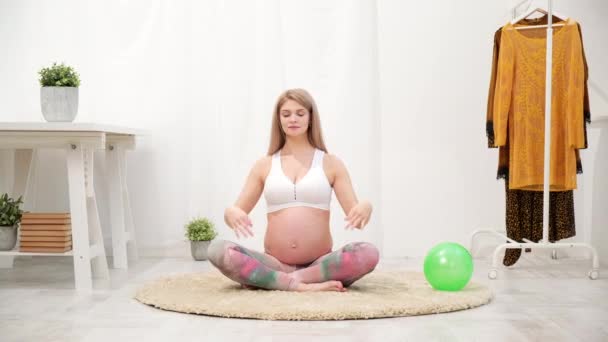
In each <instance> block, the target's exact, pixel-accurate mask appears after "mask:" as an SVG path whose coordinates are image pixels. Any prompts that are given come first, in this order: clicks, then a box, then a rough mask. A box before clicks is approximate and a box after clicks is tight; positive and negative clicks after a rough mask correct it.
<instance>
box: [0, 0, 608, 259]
mask: <svg viewBox="0 0 608 342" xmlns="http://www.w3.org/2000/svg"><path fill="white" fill-rule="evenodd" d="M540 3H542V2H539V4H540ZM303 4H304V3H302V2H296V1H280V2H279V1H277V0H275V1H255V2H252V1H206V2H196V1H184V2H175V1H153V2H150V1H143V0H142V1H129V2H123V1H104V2H95V1H88V2H85V1H67V0H63V1H54V2H52V3H47V2H37V1H16V0H14V1H0V41H1V42H3V43H2V44H3V46H2V49H3V53H2V55H0V61H1V63H0V75H3V77H2V78H1V79H0V120H1V121H41V120H42V116H41V114H40V109H39V95H38V94H39V86H38V84H37V74H36V73H37V71H38V70H39V69H40V68H41V67H42V66H45V65H48V64H49V63H50V62H51V61H54V60H58V61H65V62H66V63H68V64H72V65H74V66H75V67H76V68H77V69H78V71H79V72H80V74H81V77H82V85H81V89H80V106H79V115H78V118H77V121H80V122H100V123H111V124H118V125H126V126H133V127H137V128H142V129H146V130H148V132H149V134H148V135H147V136H144V137H142V138H141V139H140V140H139V142H138V149H137V150H136V151H134V152H133V153H130V154H129V155H128V160H127V163H128V184H129V187H130V194H131V199H132V204H133V214H134V219H135V223H136V229H137V235H138V242H139V247H140V248H141V249H142V252H143V254H148V255H187V254H188V253H189V252H188V250H187V247H186V243H185V241H184V238H183V224H184V223H185V222H186V221H187V220H188V219H189V218H190V217H192V216H194V215H205V216H209V217H211V218H212V219H213V220H214V221H216V222H217V223H218V226H219V229H220V235H221V237H223V238H229V239H233V238H234V237H233V236H232V235H231V233H230V232H229V231H228V229H227V228H226V227H225V225H224V224H223V222H222V215H223V208H224V207H226V206H227V205H230V204H231V203H232V202H233V201H234V199H235V198H236V196H237V195H238V192H239V191H240V188H241V186H242V184H243V181H244V179H245V177H246V175H247V173H248V171H249V168H250V166H251V165H252V163H253V162H254V161H255V160H256V159H257V158H259V157H260V156H261V155H263V154H264V153H265V151H266V148H267V141H268V127H269V125H270V111H271V108H272V104H273V103H274V100H275V98H276V96H277V95H278V94H279V93H280V91H282V90H283V89H285V88H290V87H303V88H306V89H309V90H310V91H311V92H312V93H313V95H314V96H315V98H316V99H317V101H318V104H319V108H320V111H321V115H322V123H323V129H324V133H325V137H326V140H327V144H328V147H329V149H330V151H331V152H332V153H335V154H337V155H338V156H339V157H341V158H342V159H343V160H344V161H345V163H346V164H347V166H348V168H349V171H350V173H351V176H352V178H353V182H354V185H355V188H356V190H357V192H358V195H359V197H361V198H368V199H371V200H372V202H373V203H374V204H375V208H376V209H375V213H374V218H373V220H372V222H371V223H370V225H369V226H368V229H366V230H365V231H363V232H356V233H345V232H344V231H343V230H342V226H341V223H342V222H343V221H342V219H343V214H342V213H341V209H340V208H339V205H338V203H337V201H336V199H335V198H334V199H333V204H332V227H333V233H334V236H335V240H336V241H335V242H336V245H340V244H343V243H345V242H348V241H352V240H368V241H372V242H374V243H376V244H377V245H379V246H380V247H381V248H382V251H383V254H384V255H385V256H420V255H424V253H425V252H426V251H427V250H428V249H429V248H430V247H431V246H432V245H433V244H435V243H437V242H439V241H443V240H452V241H456V242H460V243H463V244H468V237H469V234H470V233H471V232H472V231H473V230H474V229H479V228H486V227H497V228H498V227H502V226H504V223H503V222H504V185H503V182H502V181H496V180H495V173H496V160H497V151H496V150H489V149H487V148H486V138H485V106H486V96H487V90H488V89H487V87H488V82H489V76H490V63H491V53H492V42H493V34H494V31H495V30H496V29H497V28H498V27H499V26H500V25H502V24H504V23H505V22H506V21H507V20H508V19H509V12H508V8H509V6H510V5H511V2H510V1H475V2H452V1H429V2H411V1H396V0H394V1H385V0H383V1H371V0H369V1H331V2H328V1H320V0H318V1H309V2H306V3H305V5H303ZM555 9H556V10H557V11H559V12H560V13H564V14H568V15H569V16H571V17H573V18H575V19H577V20H578V21H579V22H580V23H581V25H582V27H583V34H584V43H585V48H586V53H587V59H588V63H589V66H590V74H591V83H590V96H591V108H592V115H593V116H599V115H608V110H607V109H608V101H607V97H606V95H605V94H606V93H608V82H607V81H608V69H607V68H608V67H606V65H604V64H603V63H602V62H603V60H604V59H603V58H602V56H605V55H606V53H607V52H608V51H606V49H607V47H606V44H605V41H606V32H608V26H607V25H608V24H606V21H605V20H604V18H605V16H606V14H608V13H607V12H608V11H607V10H608V8H607V5H606V4H605V3H604V2H601V1H599V0H587V1H577V2H576V6H575V5H574V4H573V3H572V2H566V1H556V5H555ZM313 23H314V24H313ZM602 94H603V95H602ZM590 134H591V136H590V137H591V139H593V143H592V144H591V146H590V149H588V150H587V151H584V152H583V163H584V165H583V166H584V167H585V165H589V167H586V168H585V172H586V173H585V175H584V176H582V177H579V184H580V185H581V189H580V190H579V191H577V192H576V214H577V228H578V233H579V234H578V235H577V237H576V238H575V240H577V239H578V240H581V241H589V240H591V239H592V238H594V239H600V240H601V241H604V242H608V241H605V240H606V235H601V234H598V231H597V229H596V230H593V229H592V223H593V227H597V226H606V223H608V218H606V217H605V216H601V214H599V213H600V212H603V211H602V210H601V208H602V207H603V208H605V207H606V201H607V199H606V196H605V195H603V194H601V193H599V194H598V193H597V192H595V193H593V194H592V193H591V192H589V191H586V192H584V193H583V191H585V189H586V188H587V187H592V186H591V185H588V184H593V183H592V182H597V181H598V179H601V177H600V176H599V175H600V174H602V173H604V174H605V172H604V170H603V169H601V168H602V167H603V168H605V165H607V164H606V161H605V158H604V159H602V156H604V155H607V153H606V147H607V146H605V145H606V144H605V142H606V139H604V138H605V135H604V136H603V137H604V138H602V136H600V134H599V130H596V131H594V132H592V133H590ZM602 144H603V145H602ZM602 151H603V152H602ZM602 153H603V154H602ZM100 157H102V156H101V155H99V156H98V158H97V161H98V164H97V166H96V171H97V175H99V174H101V173H102V171H103V166H104V165H103V158H100ZM3 160H6V159H3ZM594 162H595V164H594ZM39 163H40V164H44V165H48V166H46V167H45V168H44V169H42V170H41V171H40V172H39V184H40V188H39V190H38V195H37V196H36V209H38V210H49V211H55V210H67V206H68V201H67V189H65V186H66V184H65V166H64V164H63V161H62V153H61V152H58V151H48V150H47V151H42V153H41V154H40V160H39ZM592 165H593V166H592ZM595 165H597V166H595ZM0 166H2V167H0V177H4V178H2V179H0V180H1V181H0V186H1V187H4V188H5V189H6V188H7V187H8V186H9V182H8V181H7V177H8V176H7V175H9V174H10V172H9V171H7V170H9V169H10V165H9V164H8V163H7V162H6V161H5V162H4V164H3V165H0ZM598 168H600V169H598ZM588 171H589V172H588ZM591 171H593V172H591ZM603 184H604V185H605V183H603ZM96 185H97V188H98V196H100V205H101V208H100V209H101V218H102V224H104V226H105V227H104V232H105V233H106V236H107V237H108V239H109V230H108V229H107V206H106V205H105V204H104V203H103V202H104V199H105V198H106V194H105V192H104V191H103V188H104V185H105V180H104V179H103V178H101V177H98V178H97V180H96ZM602 189H606V187H605V186H604V187H603V188H602ZM0 190H1V189H0ZM583 194H584V196H583ZM32 204H33V202H30V203H29V205H32ZM264 210H265V205H264V203H263V200H262V201H260V203H259V205H258V207H257V208H256V209H254V211H253V212H252V214H251V216H252V219H253V221H254V223H255V224H256V226H257V235H256V237H255V238H254V239H252V240H247V241H242V240H241V242H242V243H244V244H245V245H247V246H250V247H254V248H261V246H262V232H263V227H264V225H265V214H264ZM604 211H605V210H604ZM592 218H593V220H592ZM592 221H593V222H592ZM107 241H108V242H109V240H107ZM593 242H594V244H596V241H593ZM603 245H606V244H603ZM109 246H110V244H109V243H107V246H106V247H109Z"/></svg>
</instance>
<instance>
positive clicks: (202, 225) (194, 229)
mask: <svg viewBox="0 0 608 342" xmlns="http://www.w3.org/2000/svg"><path fill="white" fill-rule="evenodd" d="M185 227H186V234H185V235H186V237H187V238H188V239H189V240H190V241H210V240H213V239H214V238H215V237H216V236H217V231H216V230H215V225H214V224H213V222H211V220H209V219H208V218H206V217H203V218H195V219H193V220H192V221H190V222H189V223H188V224H186V226H185Z"/></svg>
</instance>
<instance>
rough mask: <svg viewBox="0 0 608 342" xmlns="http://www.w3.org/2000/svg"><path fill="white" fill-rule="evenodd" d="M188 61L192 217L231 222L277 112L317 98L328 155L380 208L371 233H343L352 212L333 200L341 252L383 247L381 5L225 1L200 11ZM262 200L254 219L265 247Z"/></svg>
mask: <svg viewBox="0 0 608 342" xmlns="http://www.w3.org/2000/svg"><path fill="white" fill-rule="evenodd" d="M191 14H192V16H191V19H192V21H191V22H192V30H191V33H192V37H191V38H192V39H191V44H188V45H189V48H191V51H190V52H189V53H188V55H189V57H190V58H191V59H190V63H191V65H192V67H191V68H190V70H191V73H190V74H189V77H190V81H189V82H187V83H188V84H189V85H190V86H191V88H190V89H188V94H189V95H188V96H187V97H188V99H189V100H190V101H193V103H191V106H190V108H191V109H192V113H190V115H191V118H192V123H191V126H190V132H191V136H192V139H191V144H192V146H191V148H192V149H191V151H192V155H191V158H190V161H191V167H190V168H189V170H190V175H189V178H188V179H189V181H188V184H189V187H188V190H189V192H188V196H187V198H188V199H189V202H188V215H191V216H193V215H205V216H211V217H212V218H213V219H214V221H215V222H218V223H220V224H219V226H220V234H221V237H222V238H228V239H234V236H233V235H232V233H231V232H230V231H229V229H227V227H226V226H225V225H224V224H223V210H224V208H225V207H226V206H229V205H232V204H233V202H234V201H235V199H236V198H237V196H238V194H239V193H240V190H241V188H242V186H243V185H244V182H245V179H246V177H247V175H248V173H249V170H250V168H251V166H252V165H253V163H254V162H255V161H256V160H257V159H258V158H260V157H262V156H263V155H264V154H265V153H266V150H267V148H268V142H269V137H270V135H269V133H270V123H271V118H272V107H273V105H274V102H275V101H276V98H277V97H278V95H279V94H280V93H281V92H282V91H283V90H285V89H288V88H296V87H297V88H305V89H307V90H308V91H310V92H311V94H312V95H313V97H314V98H315V99H316V101H317V104H318V106H319V111H320V115H321V122H322V126H323V130H324V136H325V139H326V144H327V146H328V149H329V152H330V153H334V154H336V155H337V156H338V157H340V158H341V159H342V160H343V161H344V162H345V163H346V165H347V167H348V169H349V171H350V173H351V177H352V179H353V183H354V186H355V190H356V192H357V194H358V196H359V198H365V199H369V200H371V201H372V202H375V204H377V206H376V208H378V211H377V212H375V213H374V220H373V221H372V223H371V224H370V225H369V226H368V229H367V230H366V231H363V232H355V233H352V232H350V231H349V232H344V229H343V227H344V221H343V219H344V213H343V212H342V209H341V208H340V206H339V203H338V201H337V200H336V198H335V196H334V198H333V199H332V202H333V203H332V208H331V210H332V215H331V217H332V231H333V234H334V242H335V247H336V248H337V247H339V246H340V245H342V244H344V243H346V242H348V241H352V240H362V239H363V240H367V241H372V242H374V243H376V244H378V245H379V244H381V231H380V229H381V226H380V224H379V222H380V214H379V212H380V211H379V203H378V201H379V199H380V186H379V184H380V180H379V178H378V177H379V174H380V170H379V166H380V164H379V159H378V157H379V148H380V146H379V139H378V134H379V129H380V116H379V112H378V102H379V101H378V65H377V55H376V51H377V49H376V46H377V42H376V39H377V38H376V35H375V32H376V31H375V27H376V23H375V19H376V14H375V1H356V2H353V1H329V2H328V1H309V2H306V5H305V6H304V5H303V3H302V2H300V1H278V0H275V1H217V2H204V3H193V7H192V9H191ZM265 210H266V205H265V203H264V200H263V197H262V198H261V199H260V202H259V203H258V205H257V207H256V208H255V209H254V210H253V211H252V213H251V214H250V217H251V218H252V220H253V222H254V231H255V234H256V235H255V237H254V238H253V239H250V240H244V241H241V243H243V244H244V245H246V246H249V247H253V248H262V246H263V240H262V237H263V232H264V229H265V226H266V213H265Z"/></svg>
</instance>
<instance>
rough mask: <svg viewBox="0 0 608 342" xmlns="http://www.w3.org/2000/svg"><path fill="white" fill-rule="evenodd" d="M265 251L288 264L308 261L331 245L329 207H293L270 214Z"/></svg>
mask: <svg viewBox="0 0 608 342" xmlns="http://www.w3.org/2000/svg"><path fill="white" fill-rule="evenodd" d="M264 248H265V250H266V253H268V254H270V255H272V256H274V257H275V258H277V259H279V261H281V262H283V263H286V264H289V265H301V264H307V263H310V262H312V261H314V260H315V259H317V258H319V257H320V256H322V255H324V254H327V253H329V252H330V251H331V248H332V238H331V233H330V232H329V211H327V210H322V209H317V208H309V207H293V208H286V209H281V210H279V211H276V212H273V213H270V214H268V229H267V231H266V236H265V238H264Z"/></svg>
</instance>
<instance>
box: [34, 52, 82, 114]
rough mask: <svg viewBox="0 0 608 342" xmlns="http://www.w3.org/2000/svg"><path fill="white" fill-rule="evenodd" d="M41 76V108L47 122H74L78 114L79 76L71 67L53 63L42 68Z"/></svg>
mask: <svg viewBox="0 0 608 342" xmlns="http://www.w3.org/2000/svg"><path fill="white" fill-rule="evenodd" d="M38 74H39V75H40V80H39V81H40V85H41V86H42V87H41V88H40V106H41V108H42V115H43V116H44V119H45V120H46V121H57V122H72V121H74V118H76V114H78V86H80V78H79V75H78V73H77V72H76V71H74V69H73V68H72V67H70V66H67V65H65V64H63V63H61V64H59V65H57V63H53V65H52V66H50V67H48V68H42V69H41V70H40V71H39V72H38Z"/></svg>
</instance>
